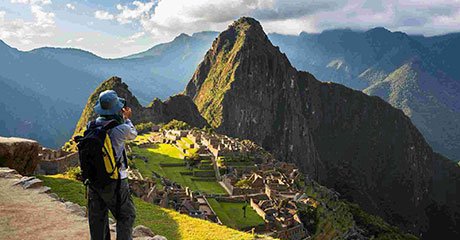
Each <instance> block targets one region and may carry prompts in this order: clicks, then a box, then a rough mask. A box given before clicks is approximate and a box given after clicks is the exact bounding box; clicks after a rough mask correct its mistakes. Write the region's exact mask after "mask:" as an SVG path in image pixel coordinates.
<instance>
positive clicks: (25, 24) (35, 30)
mask: <svg viewBox="0 0 460 240" xmlns="http://www.w3.org/2000/svg"><path fill="white" fill-rule="evenodd" d="M12 2H13V1H12ZM48 2H50V1H22V0H21V2H20V1H18V0H16V1H15V3H27V4H31V5H30V12H31V14H32V16H33V18H34V19H33V20H32V21H24V20H23V19H14V20H8V19H6V17H5V16H6V14H5V12H3V14H0V15H1V16H0V20H1V21H0V38H1V39H6V40H10V41H12V42H20V43H21V44H25V45H28V44H31V43H33V42H34V41H35V40H36V39H39V38H47V37H50V36H52V35H53V33H54V30H55V21H54V17H55V15H54V13H52V12H46V11H45V10H44V9H43V7H42V6H39V5H35V3H44V4H46V3H48Z"/></svg>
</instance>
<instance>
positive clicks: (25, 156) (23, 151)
mask: <svg viewBox="0 0 460 240" xmlns="http://www.w3.org/2000/svg"><path fill="white" fill-rule="evenodd" d="M39 150H40V146H39V144H38V143H37V142H36V141H33V140H29V139H24V138H14V137H11V138H6V137H0V167H9V168H13V169H15V170H17V171H18V172H19V173H20V174H22V175H30V174H32V173H33V172H34V170H35V167H36V166H37V163H38V160H39V159H38V152H39Z"/></svg>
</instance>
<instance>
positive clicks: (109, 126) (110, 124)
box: [102, 120, 120, 131]
mask: <svg viewBox="0 0 460 240" xmlns="http://www.w3.org/2000/svg"><path fill="white" fill-rule="evenodd" d="M118 125H120V124H118V122H117V121H116V120H110V121H107V122H105V123H104V124H102V129H104V130H106V131H107V130H109V129H112V128H114V127H116V126H118Z"/></svg>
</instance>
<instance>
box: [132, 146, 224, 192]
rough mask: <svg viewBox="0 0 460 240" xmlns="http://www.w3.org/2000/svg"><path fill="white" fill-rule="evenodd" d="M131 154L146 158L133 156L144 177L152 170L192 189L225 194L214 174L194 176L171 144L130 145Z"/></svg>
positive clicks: (149, 175) (148, 175)
mask: <svg viewBox="0 0 460 240" xmlns="http://www.w3.org/2000/svg"><path fill="white" fill-rule="evenodd" d="M132 150H133V154H134V155H138V156H142V157H145V158H147V159H148V162H147V163H146V162H144V161H143V160H142V159H139V158H134V159H133V161H134V163H135V165H136V168H137V169H138V170H139V172H140V173H141V174H142V176H144V177H152V171H154V172H155V173H157V174H159V175H160V176H164V177H166V178H168V179H170V180H172V181H174V182H177V183H179V184H180V185H181V186H183V187H189V188H190V189H192V190H194V191H201V192H205V193H208V194H226V191H225V189H223V188H222V186H220V184H219V183H218V182H216V180H215V178H214V176H200V175H199V173H198V175H199V176H196V175H197V173H195V174H194V171H197V172H200V171H201V170H199V169H194V170H193V171H191V170H189V169H187V168H186V166H185V163H184V160H183V159H182V158H181V152H180V151H179V150H178V149H177V148H176V147H174V146H173V145H171V144H156V145H154V147H152V148H140V147H137V146H134V147H132ZM208 171H209V170H208Z"/></svg>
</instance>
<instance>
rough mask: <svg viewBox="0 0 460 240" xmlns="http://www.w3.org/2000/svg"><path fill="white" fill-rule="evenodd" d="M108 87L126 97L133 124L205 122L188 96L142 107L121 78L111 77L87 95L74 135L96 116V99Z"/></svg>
mask: <svg viewBox="0 0 460 240" xmlns="http://www.w3.org/2000/svg"><path fill="white" fill-rule="evenodd" d="M109 89H112V90H114V91H116V92H117V94H118V96H120V97H122V98H124V99H126V102H127V106H129V107H130V108H131V109H132V112H133V115H132V117H131V120H132V121H133V123H134V124H138V123H145V122H153V123H168V122H169V121H171V120H172V119H177V120H180V121H183V122H186V123H188V124H189V125H190V126H193V127H199V128H201V127H203V126H205V125H206V124H207V123H206V120H205V119H204V118H203V117H202V116H201V115H200V113H199V111H198V109H197V108H196V106H195V104H194V103H193V101H192V99H190V97H188V96H184V95H176V96H173V97H170V98H169V99H168V100H166V101H165V102H162V101H161V100H160V99H157V98H156V99H155V100H153V101H152V102H151V103H150V104H149V106H148V107H143V106H142V105H141V104H140V103H139V101H138V100H137V98H136V97H135V96H133V94H132V93H131V91H130V90H129V89H128V85H126V83H124V82H122V81H121V78H119V77H111V78H109V79H108V80H106V81H104V82H103V83H102V84H101V85H100V86H99V87H98V88H97V89H96V90H95V91H94V92H93V94H91V96H90V97H89V99H88V102H87V103H86V107H85V108H84V110H83V113H82V115H81V117H80V120H79V121H78V123H77V126H76V128H75V132H74V135H76V134H79V133H81V132H82V130H83V129H85V127H86V124H87V123H88V121H90V120H91V119H95V118H96V117H97V115H96V113H95V112H94V106H95V105H96V101H97V99H98V97H99V94H100V93H101V92H103V91H105V90H109Z"/></svg>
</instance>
